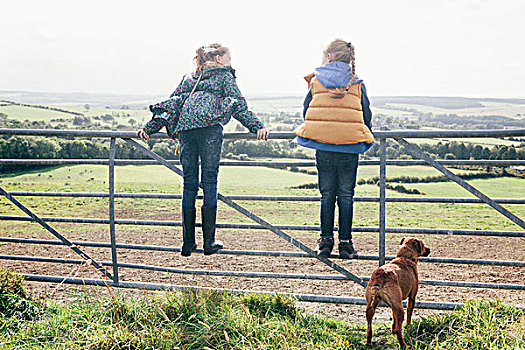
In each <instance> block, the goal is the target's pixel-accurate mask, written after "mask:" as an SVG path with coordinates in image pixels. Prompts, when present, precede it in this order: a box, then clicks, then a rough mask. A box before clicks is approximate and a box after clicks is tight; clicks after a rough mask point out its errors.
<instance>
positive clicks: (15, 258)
mask: <svg viewBox="0 0 525 350" xmlns="http://www.w3.org/2000/svg"><path fill="white" fill-rule="evenodd" d="M0 260H13V261H33V262H45V263H58V264H76V265H79V264H83V263H85V260H80V259H63V258H50V257H37V256H22V255H0ZM100 264H102V265H103V266H113V263H112V262H111V261H101V262H100ZM117 265H118V267H119V268H120V267H122V268H130V269H138V270H147V271H157V272H167V273H177V274H183V275H200V276H219V277H248V278H283V279H307V280H323V281H351V279H350V278H348V277H346V276H341V275H326V274H321V275H315V274H304V273H275V272H253V271H223V270H192V269H178V268H173V267H167V266H155V265H144V264H132V263H122V262H119V263H117ZM358 277H359V278H361V279H362V280H363V281H365V282H368V281H369V280H370V277H369V276H358ZM419 284H420V285H428V286H448V287H465V288H488V289H510V290H525V285H524V284H509V283H486V282H465V281H443V280H424V279H423V280H422V279H420V280H419Z"/></svg>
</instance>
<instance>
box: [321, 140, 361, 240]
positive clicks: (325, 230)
mask: <svg viewBox="0 0 525 350" xmlns="http://www.w3.org/2000/svg"><path fill="white" fill-rule="evenodd" d="M358 160H359V155H358V154H352V153H337V152H328V151H319V150H318V151H317V152H316V153H315V161H316V166H317V173H318V178H319V191H320V192H321V237H322V238H333V237H334V216H335V214H334V212H335V202H336V199H337V206H338V208H339V240H347V239H351V238H352V218H353V212H354V210H353V204H354V189H355V183H356V177H357V162H358Z"/></svg>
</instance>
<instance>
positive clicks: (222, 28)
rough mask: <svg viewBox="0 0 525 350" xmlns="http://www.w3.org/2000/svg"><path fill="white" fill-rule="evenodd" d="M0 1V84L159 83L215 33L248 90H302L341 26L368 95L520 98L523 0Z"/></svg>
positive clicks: (160, 89)
mask: <svg viewBox="0 0 525 350" xmlns="http://www.w3.org/2000/svg"><path fill="white" fill-rule="evenodd" d="M0 13H1V14H2V16H1V17H2V20H1V21H0V33H2V35H1V37H0V90H23V91H39V92H105V93H137V94H166V95H168V94H169V93H170V92H171V91H172V90H173V89H174V87H175V86H176V85H177V84H178V82H179V81H180V79H181V77H182V75H183V74H184V73H186V72H188V71H190V70H191V69H192V68H193V63H192V58H193V56H194V54H195V50H196V49H197V47H199V46H201V45H203V44H208V43H212V42H219V43H222V44H224V45H225V46H228V47H230V49H231V54H232V65H233V67H234V68H235V69H236V70H237V80H238V83H239V86H240V87H241V90H242V92H243V93H244V94H245V95H247V96H255V95H259V94H286V95H290V94H291V95H302V94H304V93H305V92H306V83H305V82H304V80H303V79H302V77H303V76H304V75H306V74H308V73H310V72H312V70H313V69H314V68H315V67H316V66H318V65H320V63H321V59H322V50H323V48H324V47H325V46H326V45H327V44H328V43H329V42H330V41H331V40H333V39H335V38H342V39H345V40H349V41H352V43H353V44H354V45H355V48H356V66H357V68H356V70H357V73H358V75H359V76H360V77H361V78H362V79H364V81H365V83H366V85H367V88H368V90H369V94H370V95H372V96H374V95H375V96H378V95H418V96H465V97H516V98H525V45H524V44H523V43H524V38H525V1H522V0H481V1H478V0H455V1H454V0H440V1H437V0H436V1H426V0H397V1H395V0H381V1H373V0H371V1H349V0H346V1H305V0H303V1H286V0H279V1H274V0H265V1H226V0H224V1H219V0H214V1H207V0H204V1H190V0H187V1H155V0H149V1H142V2H140V3H139V4H137V3H136V2H134V1H110V0H103V1H99V0H90V1H71V0H68V1H58V0H57V1H54V0H45V1H41V0H39V1H27V0H16V1H15V0H0Z"/></svg>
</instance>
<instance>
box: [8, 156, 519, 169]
mask: <svg viewBox="0 0 525 350" xmlns="http://www.w3.org/2000/svg"><path fill="white" fill-rule="evenodd" d="M436 162H437V163H439V164H442V165H452V166H460V165H470V166H513V165H516V166H523V165H525V160H519V159H514V160H457V159H456V160H437V161H436ZM169 163H171V164H173V165H180V161H178V160H169ZM0 164H1V165H47V166H51V165H109V160H108V159H25V158H10V159H0ZM158 164H159V163H158V162H157V161H155V160H149V159H115V165H158ZM220 165H221V166H248V167H250V166H255V167H258V166H264V167H270V168H284V167H296V168H303V167H311V168H313V167H315V161H313V160H304V161H303V160H299V161H246V160H245V161H240V160H239V161H238V160H221V161H220ZM359 165H360V166H365V165H370V166H372V165H374V166H376V165H379V160H360V161H359ZM386 165H393V166H414V165H424V166H430V165H429V164H428V163H427V162H425V161H423V160H410V159H407V160H398V159H388V160H386Z"/></svg>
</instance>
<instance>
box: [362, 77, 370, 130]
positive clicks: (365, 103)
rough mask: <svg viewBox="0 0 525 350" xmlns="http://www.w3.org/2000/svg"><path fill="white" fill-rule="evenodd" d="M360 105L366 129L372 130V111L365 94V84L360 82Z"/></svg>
mask: <svg viewBox="0 0 525 350" xmlns="http://www.w3.org/2000/svg"><path fill="white" fill-rule="evenodd" d="M361 107H362V108H363V120H364V122H365V125H366V126H368V129H370V131H372V111H371V110H370V101H369V100H368V95H367V94H366V87H365V84H364V83H363V84H361Z"/></svg>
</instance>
